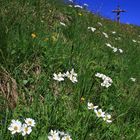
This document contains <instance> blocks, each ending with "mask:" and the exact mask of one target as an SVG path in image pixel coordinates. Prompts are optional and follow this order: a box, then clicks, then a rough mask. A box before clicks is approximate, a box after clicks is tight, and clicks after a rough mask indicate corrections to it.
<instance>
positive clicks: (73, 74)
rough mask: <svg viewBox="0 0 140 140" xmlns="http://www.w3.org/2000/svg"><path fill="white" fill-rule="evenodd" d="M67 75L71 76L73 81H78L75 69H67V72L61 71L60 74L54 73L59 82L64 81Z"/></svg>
mask: <svg viewBox="0 0 140 140" xmlns="http://www.w3.org/2000/svg"><path fill="white" fill-rule="evenodd" d="M65 77H67V78H69V79H70V80H71V81H72V83H76V82H78V80H77V73H75V72H74V69H72V70H71V71H70V72H69V71H67V72H66V73H63V74H62V73H61V72H59V73H58V74H56V73H54V74H53V79H54V80H56V81H59V82H60V81H64V78H65Z"/></svg>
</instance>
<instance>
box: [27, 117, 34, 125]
mask: <svg viewBox="0 0 140 140" xmlns="http://www.w3.org/2000/svg"><path fill="white" fill-rule="evenodd" d="M25 123H26V124H27V125H28V126H32V127H35V120H34V119H31V118H26V119H25Z"/></svg>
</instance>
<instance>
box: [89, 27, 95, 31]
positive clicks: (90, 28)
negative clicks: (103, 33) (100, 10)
mask: <svg viewBox="0 0 140 140" xmlns="http://www.w3.org/2000/svg"><path fill="white" fill-rule="evenodd" d="M88 30H91V31H92V32H95V31H96V28H93V27H88Z"/></svg>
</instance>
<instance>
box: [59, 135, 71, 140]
mask: <svg viewBox="0 0 140 140" xmlns="http://www.w3.org/2000/svg"><path fill="white" fill-rule="evenodd" d="M61 140H72V139H71V137H70V135H66V136H64V137H62V139H61Z"/></svg>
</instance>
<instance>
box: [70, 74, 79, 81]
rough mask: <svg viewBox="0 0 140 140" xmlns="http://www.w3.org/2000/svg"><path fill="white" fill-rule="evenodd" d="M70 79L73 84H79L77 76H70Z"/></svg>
mask: <svg viewBox="0 0 140 140" xmlns="http://www.w3.org/2000/svg"><path fill="white" fill-rule="evenodd" d="M69 79H70V80H71V81H72V82H73V83H76V82H78V80H77V78H76V77H75V76H72V75H70V77H69Z"/></svg>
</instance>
